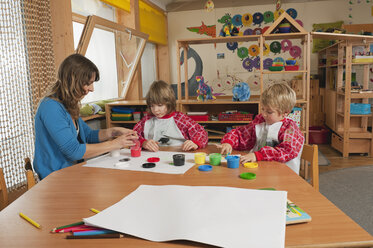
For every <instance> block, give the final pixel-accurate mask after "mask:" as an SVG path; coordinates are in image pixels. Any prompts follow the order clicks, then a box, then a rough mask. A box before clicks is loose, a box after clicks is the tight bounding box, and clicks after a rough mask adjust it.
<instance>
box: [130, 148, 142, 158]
mask: <svg viewBox="0 0 373 248" xmlns="http://www.w3.org/2000/svg"><path fill="white" fill-rule="evenodd" d="M140 156H141V147H138V146H132V147H131V157H140Z"/></svg>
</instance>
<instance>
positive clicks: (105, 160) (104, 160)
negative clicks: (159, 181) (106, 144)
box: [83, 149, 195, 174]
mask: <svg viewBox="0 0 373 248" xmlns="http://www.w3.org/2000/svg"><path fill="white" fill-rule="evenodd" d="M174 154H184V155H185V164H184V165H182V166H174V165H172V164H171V163H173V158H172V156H173V155H174ZM150 157H158V158H160V161H159V162H157V163H155V164H156V166H155V167H154V168H143V167H142V164H144V163H148V161H147V159H148V158H150ZM122 158H129V159H130V161H128V166H127V167H117V166H115V164H116V163H118V162H119V160H120V159H122ZM194 164H195V163H194V153H187V152H165V151H158V152H149V151H141V156H140V157H131V150H129V149H122V150H120V156H119V157H111V156H110V154H106V155H103V156H100V157H97V158H94V159H90V160H88V161H87V163H86V164H85V165H83V166H86V167H96V168H106V169H118V170H132V171H147V172H157V173H166V174H184V173H185V172H186V171H188V170H189V169H190V168H191V167H193V165H194Z"/></svg>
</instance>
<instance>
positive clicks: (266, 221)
mask: <svg viewBox="0 0 373 248" xmlns="http://www.w3.org/2000/svg"><path fill="white" fill-rule="evenodd" d="M286 199H287V192H285V191H269V190H250V189H240V188H231V187H211V186H180V185H166V186H150V185H141V186H140V187H139V188H137V189H136V190H135V191H134V192H132V193H131V194H130V195H128V196H127V197H125V198H123V199H122V200H121V201H119V202H118V203H116V204H114V205H113V206H111V207H109V208H107V209H105V210H104V211H102V212H100V213H99V214H96V215H95V216H93V217H90V218H86V219H84V222H85V223H86V224H89V225H94V226H99V227H103V228H107V229H111V230H115V231H118V232H122V233H126V234H130V235H133V236H137V237H140V238H144V239H148V240H151V241H170V240H191V241H197V242H201V243H206V244H211V245H216V246H222V247H246V248H247V247H255V248H264V247H269V248H277V247H284V245H285V224H286Z"/></svg>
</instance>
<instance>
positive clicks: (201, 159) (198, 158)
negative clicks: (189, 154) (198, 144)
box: [194, 152, 206, 164]
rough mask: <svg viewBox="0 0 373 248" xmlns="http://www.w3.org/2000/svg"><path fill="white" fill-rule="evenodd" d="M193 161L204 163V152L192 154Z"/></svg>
mask: <svg viewBox="0 0 373 248" xmlns="http://www.w3.org/2000/svg"><path fill="white" fill-rule="evenodd" d="M194 162H195V163H196V164H205V163H206V153H204V152H197V153H195V154H194Z"/></svg>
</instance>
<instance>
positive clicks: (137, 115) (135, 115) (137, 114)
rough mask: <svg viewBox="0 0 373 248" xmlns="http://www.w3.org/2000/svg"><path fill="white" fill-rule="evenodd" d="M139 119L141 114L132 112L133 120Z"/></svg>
mask: <svg viewBox="0 0 373 248" xmlns="http://www.w3.org/2000/svg"><path fill="white" fill-rule="evenodd" d="M140 119H141V112H133V120H134V121H139V120H140Z"/></svg>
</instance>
